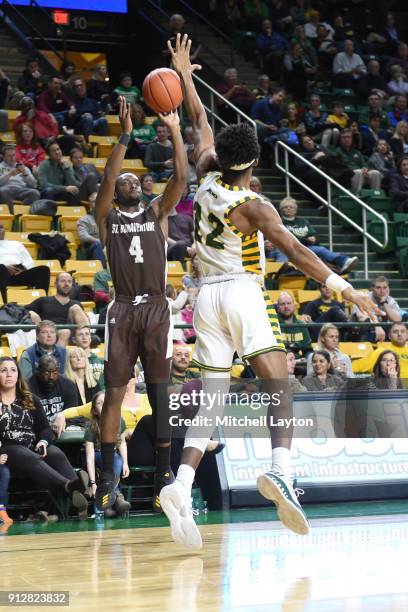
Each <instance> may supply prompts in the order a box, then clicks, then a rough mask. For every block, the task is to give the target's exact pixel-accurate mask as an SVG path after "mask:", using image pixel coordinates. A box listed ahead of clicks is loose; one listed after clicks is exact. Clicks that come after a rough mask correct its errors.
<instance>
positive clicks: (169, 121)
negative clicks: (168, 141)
mask: <svg viewBox="0 0 408 612" xmlns="http://www.w3.org/2000/svg"><path fill="white" fill-rule="evenodd" d="M159 117H160V121H161V122H162V123H163V124H164V125H166V126H167V127H168V128H169V130H172V129H173V130H174V129H175V128H178V126H179V125H180V117H179V116H178V112H177V111H176V110H172V111H171V112H170V113H167V114H166V115H164V114H163V113H159Z"/></svg>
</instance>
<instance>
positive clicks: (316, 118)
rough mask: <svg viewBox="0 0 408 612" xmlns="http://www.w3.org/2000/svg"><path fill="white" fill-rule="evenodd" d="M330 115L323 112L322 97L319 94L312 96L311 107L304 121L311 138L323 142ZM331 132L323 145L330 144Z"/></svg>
mask: <svg viewBox="0 0 408 612" xmlns="http://www.w3.org/2000/svg"><path fill="white" fill-rule="evenodd" d="M328 116H329V115H328V113H326V112H325V111H322V110H321V102H320V97H319V96H318V95H317V94H312V95H311V96H310V107H309V109H308V110H307V111H306V112H305V114H304V117H303V121H304V122H305V126H306V129H307V133H308V135H309V136H313V139H314V140H322V136H323V133H324V130H325V129H326V128H327V127H328ZM330 140H331V130H330V133H329V134H328V138H326V142H325V143H322V144H326V145H327V144H330Z"/></svg>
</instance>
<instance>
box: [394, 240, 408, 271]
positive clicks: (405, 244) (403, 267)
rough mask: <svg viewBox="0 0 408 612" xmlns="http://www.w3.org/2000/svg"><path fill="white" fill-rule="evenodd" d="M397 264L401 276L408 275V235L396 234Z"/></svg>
mask: <svg viewBox="0 0 408 612" xmlns="http://www.w3.org/2000/svg"><path fill="white" fill-rule="evenodd" d="M396 243H397V257H398V266H399V269H400V272H401V274H402V276H408V236H404V237H402V236H397V237H396Z"/></svg>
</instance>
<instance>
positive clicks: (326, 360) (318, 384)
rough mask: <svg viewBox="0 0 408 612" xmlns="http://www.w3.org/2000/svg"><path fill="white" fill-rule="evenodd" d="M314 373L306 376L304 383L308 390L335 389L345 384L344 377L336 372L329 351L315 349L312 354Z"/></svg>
mask: <svg viewBox="0 0 408 612" xmlns="http://www.w3.org/2000/svg"><path fill="white" fill-rule="evenodd" d="M312 368H313V374H312V375H310V376H305V377H304V378H303V380H302V385H303V386H304V387H306V389H307V390H308V391H313V392H316V391H335V390H336V389H338V388H339V387H340V386H341V385H343V384H344V378H343V377H342V376H339V375H338V374H334V370H333V366H332V363H331V359H330V355H329V353H328V352H327V351H322V350H318V351H314V352H313V355H312Z"/></svg>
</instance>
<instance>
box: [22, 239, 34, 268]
mask: <svg viewBox="0 0 408 612" xmlns="http://www.w3.org/2000/svg"><path fill="white" fill-rule="evenodd" d="M20 253H21V263H22V264H23V266H24V267H25V268H27V270H30V268H34V266H35V263H34V261H33V258H32V257H31V255H30V253H29V252H28V251H27V249H26V248H25V246H24V244H20Z"/></svg>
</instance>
